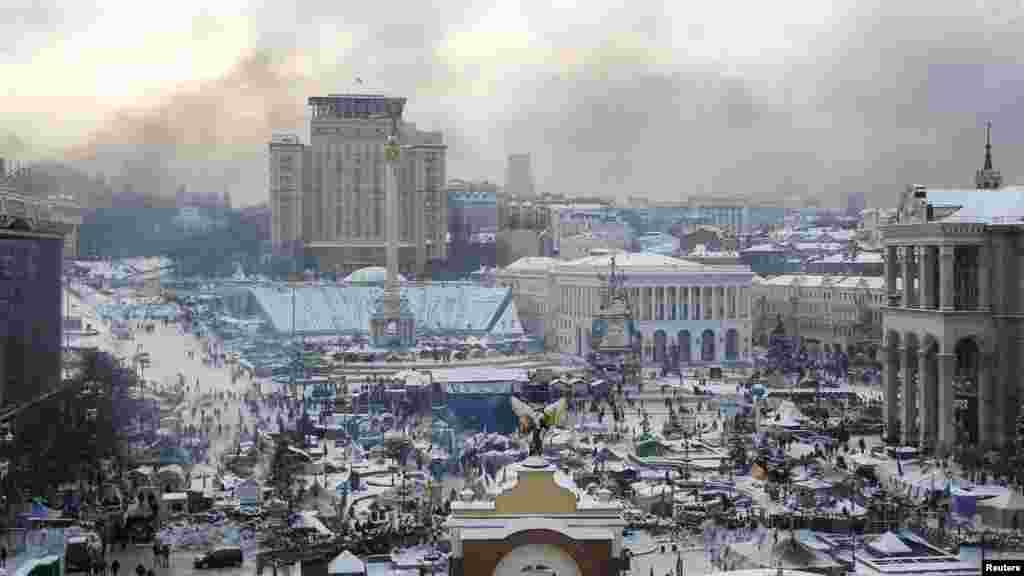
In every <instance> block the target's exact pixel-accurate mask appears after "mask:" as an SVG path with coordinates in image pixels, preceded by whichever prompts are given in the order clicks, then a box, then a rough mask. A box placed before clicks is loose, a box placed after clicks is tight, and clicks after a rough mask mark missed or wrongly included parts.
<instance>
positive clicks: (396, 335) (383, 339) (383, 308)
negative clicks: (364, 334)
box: [370, 288, 416, 349]
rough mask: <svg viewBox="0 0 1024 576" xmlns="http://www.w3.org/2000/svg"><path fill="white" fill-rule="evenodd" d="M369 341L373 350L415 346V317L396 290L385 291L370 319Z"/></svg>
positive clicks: (407, 302)
mask: <svg viewBox="0 0 1024 576" xmlns="http://www.w3.org/2000/svg"><path fill="white" fill-rule="evenodd" d="M370 339H371V341H372V342H373V346H374V347H375V348H392V349H396V348H398V349H400V348H412V347H413V346H415V345H416V317H415V315H413V313H412V308H410V307H409V301H408V300H406V299H405V298H403V297H402V295H401V293H400V292H399V291H398V289H397V288H394V289H387V290H385V292H384V296H383V297H382V298H381V299H380V300H379V301H378V302H377V309H376V310H374V312H373V315H372V316H371V317H370Z"/></svg>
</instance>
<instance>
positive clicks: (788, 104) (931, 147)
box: [23, 0, 1024, 205]
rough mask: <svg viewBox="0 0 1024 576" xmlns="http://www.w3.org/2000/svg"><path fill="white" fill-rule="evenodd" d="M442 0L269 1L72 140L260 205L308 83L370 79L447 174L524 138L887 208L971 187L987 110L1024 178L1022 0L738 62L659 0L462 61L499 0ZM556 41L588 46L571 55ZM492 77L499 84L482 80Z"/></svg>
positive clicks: (872, 5)
mask: <svg viewBox="0 0 1024 576" xmlns="http://www.w3.org/2000/svg"><path fill="white" fill-rule="evenodd" d="M436 4H438V3H401V4H400V6H398V5H395V4H394V3H384V2H380V3H370V4H366V3H363V4H358V5H353V4H351V3H303V4H302V7H301V10H300V9H297V8H295V7H294V6H286V5H283V4H282V3H279V2H276V3H271V2H267V3H266V4H265V5H264V6H261V7H258V8H254V10H253V11H252V13H253V14H254V16H253V22H254V27H255V29H256V30H257V31H258V34H257V40H256V46H254V50H253V52H251V53H246V54H240V55H239V60H238V64H237V65H236V66H235V68H233V69H232V70H231V71H229V72H228V73H227V74H226V75H225V76H224V77H223V78H221V79H218V80H214V81H211V82H207V83H205V84H203V85H201V86H199V87H197V88H190V89H188V90H181V91H177V92H171V93H169V94H168V95H167V97H166V98H165V99H164V101H163V103H162V104H161V105H159V106H157V107H154V108H152V109H148V110H140V111H124V112H122V113H121V114H118V115H117V116H116V117H115V118H114V119H113V120H112V121H111V123H110V124H109V125H108V126H106V127H105V128H104V129H102V130H100V131H98V132H97V133H95V134H92V135H90V136H89V137H88V138H84V139H83V142H82V144H81V145H79V146H75V147H74V148H73V149H72V150H69V151H68V154H67V158H68V159H69V160H72V161H74V162H76V163H79V164H82V165H87V166H93V167H97V168H102V169H103V170H104V171H105V172H107V173H108V174H113V173H120V174H121V175H122V177H123V178H124V179H126V180H128V181H132V182H134V183H135V185H136V186H137V187H142V188H146V187H151V188H155V189H158V190H161V191H168V192H169V191H172V190H173V189H174V187H175V186H176V183H178V182H183V181H184V182H196V184H195V186H200V187H201V186H209V187H214V188H215V189H219V188H224V187H227V188H229V189H230V191H231V193H232V195H233V197H234V198H236V199H237V200H239V201H241V202H243V203H253V202H259V201H262V200H264V199H265V198H266V190H265V188H266V184H265V182H266V158H265V155H266V140H267V139H268V137H269V135H270V134H271V133H272V132H275V131H283V130H288V131H298V132H300V133H303V134H304V133H305V131H306V128H305V122H306V117H305V109H304V103H305V98H306V97H307V96H309V95H311V94H316V93H327V92H342V91H345V90H347V89H351V88H352V80H353V79H354V78H355V77H357V76H358V77H361V78H363V79H364V80H365V81H366V84H365V87H366V88H367V89H370V90H375V91H380V92H389V93H396V94H403V95H407V96H409V98H410V103H409V107H408V110H407V115H408V117H409V119H410V120H412V121H414V122H416V123H417V124H420V125H422V126H424V127H427V128H435V129H441V130H444V131H445V134H446V138H447V140H448V143H449V147H450V148H449V158H450V161H449V175H450V176H451V177H490V178H491V179H496V180H499V181H500V180H501V178H502V174H503V168H504V156H505V155H506V154H508V153H514V152H523V151H526V152H532V154H533V157H534V158H535V161H534V162H535V174H536V177H537V180H538V188H539V189H540V190H543V191H547V192H569V193H587V194H590V193H600V194H609V195H616V196H619V197H625V196H627V195H634V194H641V195H643V194H646V195H648V196H650V197H651V198H653V199H659V200H677V199H680V198H685V197H686V196H688V195H690V194H694V193H723V194H749V195H755V196H759V197H764V198H778V197H783V196H786V195H790V194H794V193H801V194H810V195H814V196H815V197H818V198H821V199H824V200H826V201H828V200H833V201H834V200H835V199H838V198H840V197H841V196H842V195H844V194H845V193H847V192H851V191H858V190H863V191H866V192H867V193H868V195H869V199H870V201H872V202H874V203H878V204H882V205H885V204H891V203H892V201H893V200H892V199H893V198H894V195H895V194H896V193H898V191H899V190H901V189H902V188H903V186H904V185H905V184H906V183H909V182H924V183H934V184H946V185H957V184H962V185H968V184H970V182H971V178H972V176H973V172H974V170H975V169H976V168H977V167H978V165H979V163H980V161H981V153H982V150H981V138H982V137H983V135H982V132H981V131H980V127H981V126H983V124H984V122H985V121H986V120H991V121H993V122H994V123H995V124H996V131H995V143H996V146H997V148H996V162H997V164H998V167H999V168H1001V169H1002V171H1003V173H1004V176H1005V177H1006V178H1007V180H1009V181H1013V180H1014V179H1015V178H1016V177H1017V174H1016V173H1015V170H1014V167H1015V166H1017V165H1019V164H1020V162H1019V159H1020V158H1021V157H1022V155H1024V140H1022V138H1021V136H1019V135H1020V134H1024V130H1022V128H1024V110H1022V106H1024V72H1022V69H1021V68H1020V67H1019V66H1018V65H1016V64H1015V63H1016V61H1017V59H1018V55H1019V54H1020V52H1021V48H1022V47H1024V46H1022V44H1024V41H1022V40H1021V39H1020V37H1021V34H1020V32H1021V30H1022V24H1024V20H1022V19H1021V15H1022V10H1021V8H1020V5H1019V3H1016V2H1010V1H992V2H987V3H984V5H982V6H976V5H973V4H970V3H965V2H962V1H957V0H934V1H931V2H923V1H922V2H910V1H908V2H885V1H881V0H874V1H873V2H864V1H862V0H837V1H836V3H835V12H836V15H837V16H836V18H835V21H834V22H833V23H832V24H831V25H823V26H822V27H821V29H820V30H818V33H817V34H816V35H815V39H814V40H813V41H811V42H810V44H809V45H807V46H797V47H796V48H794V54H793V55H792V56H791V58H789V59H788V60H786V62H785V65H783V66H778V65H775V64H768V63H767V62H768V61H767V60H766V64H765V66H764V67H763V68H756V69H755V68H751V67H750V66H749V65H748V66H747V67H746V68H742V67H741V68H739V71H736V70H731V69H729V62H728V61H727V59H725V60H722V61H721V62H719V61H709V60H708V59H706V58H701V57H698V56H695V55H693V54H691V53H689V52H688V50H689V48H688V46H689V45H688V44H687V42H697V43H700V42H705V41H710V39H711V37H712V36H713V34H714V30H713V27H711V26H708V25H706V24H705V23H702V22H700V21H699V20H697V19H695V18H693V17H691V16H690V15H688V14H687V13H686V12H685V11H684V10H683V9H681V8H677V7H676V4H675V3H670V4H666V3H664V2H654V1H650V2H635V3H630V5H629V6H628V8H627V7H624V8H615V7H611V8H609V7H602V6H600V5H599V3H594V4H588V5H587V6H586V7H584V8H582V9H579V10H574V11H570V10H558V9H552V8H550V7H549V6H541V5H540V4H537V5H533V4H529V3H528V4H527V6H526V7H525V8H524V14H523V17H524V18H525V19H526V20H527V21H528V22H529V26H530V31H531V34H532V36H533V39H532V41H531V46H532V47H534V48H537V49H538V50H540V51H541V52H542V53H546V54H550V55H551V56H550V57H549V58H548V60H545V61H539V62H532V61H531V62H522V63H520V62H514V61H513V62H509V63H507V64H502V63H494V64H477V63H473V62H465V63H464V62H461V61H455V62H453V61H450V60H446V57H445V56H444V54H442V51H443V49H444V48H445V45H446V42H447V41H448V39H449V38H450V35H451V34H452V33H453V32H454V31H460V30H467V29H471V28H472V25H473V24H474V23H475V22H478V21H479V20H480V19H481V18H483V17H484V16H485V15H487V13H488V12H489V10H491V8H492V6H490V5H487V4H483V3H474V2H471V1H469V0H466V1H455V2H450V3H445V4H444V5H443V6H442V7H440V8H439V7H438V6H436ZM547 4H550V3H547ZM40 14H48V13H47V12H45V11H43V12H40ZM40 18H42V16H40ZM40 22H45V19H43V20H40ZM624 33H631V34H632V36H630V37H631V38H633V39H636V38H640V39H642V43H641V44H639V45H635V46H633V45H627V44H628V42H626V41H624V40H623V39H622V36H621V35H622V34H624ZM192 34H193V36H194V37H195V38H197V39H202V38H207V37H209V36H210V35H211V34H214V35H215V34H217V23H216V21H215V20H213V19H210V18H209V17H207V16H204V15H199V16H197V17H196V18H195V19H193V27H192ZM349 39H351V40H349ZM545 50H546V52H545ZM560 50H563V51H569V52H571V53H572V54H574V55H575V59H574V60H573V61H572V62H570V63H568V64H567V63H564V62H559V61H557V60H558V56H557V55H558V54H560ZM309 53H312V54H313V55H314V57H313V59H312V60H313V62H312V66H311V67H310V68H306V67H304V66H300V65H299V64H298V63H297V61H296V60H295V56H296V55H297V54H309ZM665 54H670V55H671V56H672V57H671V59H670V61H668V62H666V61H665V57H664V55H665ZM496 66H500V67H501V68H500V70H497V73H495V68H494V67H496ZM495 76H496V77H495ZM478 83H487V84H488V86H489V87H488V89H487V92H488V93H489V94H490V95H489V96H486V97H476V96H472V95H471V94H472V93H473V90H471V89H470V86H473V85H475V84H478ZM239 102H243V103H244V105H239V104H238V103H239ZM236 108H244V109H245V110H246V112H245V113H242V112H239V111H238V110H236ZM23 139H24V135H23Z"/></svg>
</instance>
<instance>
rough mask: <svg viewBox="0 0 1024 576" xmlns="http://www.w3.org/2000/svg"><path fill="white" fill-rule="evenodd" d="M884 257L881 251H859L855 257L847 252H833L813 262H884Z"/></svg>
mask: <svg viewBox="0 0 1024 576" xmlns="http://www.w3.org/2000/svg"><path fill="white" fill-rule="evenodd" d="M884 262H885V260H884V257H883V256H882V253H881V252H859V253H858V254H857V256H856V257H855V258H850V257H849V255H847V254H832V255H831V256H825V257H824V258H819V259H817V260H814V261H812V262H811V264H847V263H849V264H882V263H884Z"/></svg>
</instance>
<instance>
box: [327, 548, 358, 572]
mask: <svg viewBox="0 0 1024 576" xmlns="http://www.w3.org/2000/svg"><path fill="white" fill-rule="evenodd" d="M327 573H328V574H329V575H330V576H365V574H366V564H365V563H364V562H363V561H362V560H360V559H359V558H358V557H356V555H355V554H353V553H351V552H349V551H348V550H343V551H342V552H341V554H338V555H337V556H336V557H335V558H334V560H331V563H330V564H328V565H327Z"/></svg>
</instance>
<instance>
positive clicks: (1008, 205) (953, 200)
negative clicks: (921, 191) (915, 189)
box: [926, 186, 1024, 224]
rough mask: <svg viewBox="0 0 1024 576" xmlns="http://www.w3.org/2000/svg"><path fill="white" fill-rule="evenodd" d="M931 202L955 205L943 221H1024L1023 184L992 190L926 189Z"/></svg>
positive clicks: (991, 222) (944, 205) (946, 206)
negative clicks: (952, 211)
mask: <svg viewBox="0 0 1024 576" xmlns="http://www.w3.org/2000/svg"><path fill="white" fill-rule="evenodd" d="M926 195H927V196H926V197H927V200H928V203H929V204H931V205H932V206H936V207H942V208H959V210H957V211H956V212H955V213H953V214H951V215H949V216H947V217H946V218H944V219H943V220H942V221H943V222H981V223H988V224H999V223H1006V224H1010V223H1024V186H1006V187H1003V188H999V189H996V190H978V189H946V190H942V189H931V188H929V189H927V190H926Z"/></svg>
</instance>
